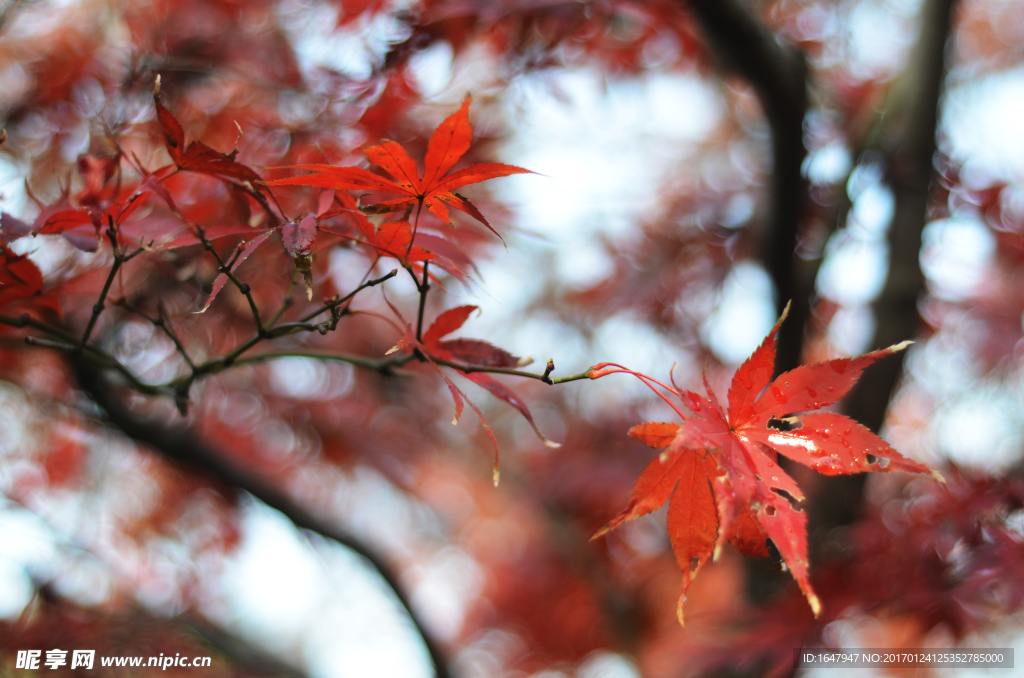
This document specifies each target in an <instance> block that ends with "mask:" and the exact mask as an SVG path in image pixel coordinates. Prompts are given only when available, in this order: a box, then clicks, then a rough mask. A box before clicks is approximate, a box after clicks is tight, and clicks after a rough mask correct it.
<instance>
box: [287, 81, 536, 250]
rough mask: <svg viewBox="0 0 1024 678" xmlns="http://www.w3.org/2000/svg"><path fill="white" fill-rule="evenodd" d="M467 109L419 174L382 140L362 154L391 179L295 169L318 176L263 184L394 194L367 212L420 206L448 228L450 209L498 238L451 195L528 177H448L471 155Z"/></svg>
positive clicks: (465, 105)
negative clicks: (495, 181) (472, 187)
mask: <svg viewBox="0 0 1024 678" xmlns="http://www.w3.org/2000/svg"><path fill="white" fill-rule="evenodd" d="M469 104H470V98H469V97H466V100H465V101H463V102H462V107H461V108H459V110H458V111H456V112H455V113H454V114H452V115H450V116H449V117H448V118H447V119H446V120H445V121H444V122H442V123H441V124H440V125H439V126H438V128H437V129H436V130H435V131H434V134H433V135H432V136H431V137H430V142H429V144H428V145H427V156H426V159H425V163H424V168H423V173H422V174H420V173H419V171H418V170H417V167H416V162H415V161H414V160H413V159H412V158H411V157H410V156H409V154H408V153H406V152H405V149H404V148H402V146H401V145H399V144H398V143H396V142H394V141H391V140H389V139H383V140H381V142H380V143H378V144H377V145H375V146H369V147H367V148H365V149H364V150H363V152H364V153H365V154H366V157H367V159H368V160H369V161H370V162H371V163H373V164H374V165H377V166H378V167H380V168H381V169H383V170H384V171H385V172H386V173H387V174H388V175H389V176H390V177H391V179H387V178H385V177H382V176H378V175H376V174H374V173H372V172H370V171H369V170H365V169H362V168H360V167H335V166H333V165H295V166H294V167H292V168H290V169H304V170H309V171H311V172H316V174H310V175H307V176H302V177H290V178H288V179H278V180H276V181H270V182H267V183H268V184H269V185H271V186H315V187H320V188H334V189H340V190H348V191H379V192H381V193H393V194H398V195H400V196H401V197H400V198H398V199H396V200H389V201H387V202H384V203H380V204H379V205H374V206H370V207H367V208H366V210H367V211H372V212H399V211H403V210H406V209H409V208H411V207H415V206H417V205H420V206H422V207H426V208H427V209H428V210H430V212H431V213H432V214H434V215H435V216H436V217H438V218H439V219H441V220H442V221H446V222H448V223H451V217H450V215H449V213H448V208H450V207H454V208H455V209H457V210H459V211H461V212H464V213H466V214H468V215H469V216H471V217H473V218H474V219H476V220H477V221H479V222H480V223H482V224H483V225H484V226H486V227H487V228H488V229H490V231H491V232H492V233H494V234H495V235H497V236H498V237H499V238H501V236H500V235H498V232H497V231H495V230H494V228H492V227H491V225H490V224H489V223H488V222H487V219H486V218H485V217H484V216H483V215H482V214H481V213H480V211H479V210H477V208H476V207H475V206H474V205H473V203H471V202H470V201H469V200H467V199H466V198H465V197H463V196H461V195H459V194H458V193H456V192H455V189H457V188H461V187H463V186H467V185H469V184H475V183H479V182H481V181H486V180H488V179H495V178H497V177H505V176H508V175H510V174H532V172H531V171H530V170H527V169H523V168H522V167H515V166H513V165H504V164H502V163H496V162H488V163H477V164H475V165H470V166H469V167H466V168H464V169H461V170H458V171H456V172H452V173H451V174H449V173H448V172H449V171H450V170H451V169H452V167H454V166H455V164H456V163H457V162H458V161H459V159H460V158H462V156H463V155H465V154H466V151H468V150H469V145H470V141H471V140H472V138H473V128H472V127H471V126H470V124H469Z"/></svg>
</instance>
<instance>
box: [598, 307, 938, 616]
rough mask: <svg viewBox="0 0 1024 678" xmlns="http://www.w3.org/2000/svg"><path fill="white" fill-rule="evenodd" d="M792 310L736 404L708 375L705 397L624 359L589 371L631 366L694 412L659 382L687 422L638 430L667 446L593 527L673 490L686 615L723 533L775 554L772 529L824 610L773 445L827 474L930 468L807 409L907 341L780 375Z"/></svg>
mask: <svg viewBox="0 0 1024 678" xmlns="http://www.w3.org/2000/svg"><path fill="white" fill-rule="evenodd" d="M787 310H788V308H787ZM785 317H786V314H785V313H783V316H782V318H780V319H779V322H778V323H777V324H776V325H775V327H774V328H772V331H771V332H770V333H769V335H768V337H767V338H766V339H765V340H764V343H762V344H761V346H760V347H758V349H757V350H756V351H754V354H753V355H752V356H751V357H750V358H749V359H747V361H746V362H745V363H743V365H741V366H740V368H739V369H738V370H737V371H736V374H735V375H734V376H733V379H732V385H731V387H730V389H729V407H728V413H726V410H724V409H723V408H722V406H721V405H720V404H719V402H718V399H717V398H716V397H715V394H714V393H713V392H712V391H711V388H710V386H709V385H708V383H707V380H705V382H704V388H705V390H706V391H707V397H704V396H701V395H698V394H696V393H692V392H690V391H679V390H678V389H675V388H669V387H667V386H664V384H661V383H660V382H656V381H655V380H653V379H651V378H650V377H647V376H645V375H641V374H638V373H636V372H632V371H631V370H628V369H626V368H623V367H621V366H619V365H613V364H601V365H595V366H594V367H593V368H591V378H592V379H596V378H599V377H602V376H605V375H607V374H613V373H617V372H625V373H629V374H634V375H636V376H638V377H639V378H640V379H641V380H642V381H644V383H646V384H647V385H648V386H651V388H652V389H653V388H654V384H657V385H659V386H662V387H664V388H665V389H666V390H668V391H669V392H671V393H672V394H674V395H676V396H678V397H679V398H680V399H681V400H682V402H683V403H684V404H685V405H686V407H687V408H689V409H690V410H691V411H692V413H693V414H692V415H691V416H686V415H684V414H683V413H682V412H681V411H680V410H679V409H678V408H676V406H675V405H674V404H673V402H672V401H671V400H669V399H668V398H667V396H664V395H662V394H661V393H660V392H659V395H662V397H663V398H665V400H666V402H668V403H669V404H670V405H671V406H672V407H673V409H675V410H676V412H678V413H679V415H680V417H681V418H682V423H679V424H672V423H662V422H649V423H645V424H640V425H639V426H635V427H633V428H632V429H631V430H630V432H629V434H630V436H632V437H633V438H636V439H638V440H641V441H643V442H645V443H647V444H648V445H650V446H651V447H655V448H667V449H666V450H665V451H664V452H662V453H661V454H660V455H659V456H658V457H657V458H656V459H654V461H652V462H651V463H650V465H648V467H647V468H646V469H645V470H644V472H643V474H641V476H640V479H639V480H638V481H637V483H636V485H635V486H634V488H633V494H632V496H631V498H630V502H629V504H628V505H627V506H626V509H625V510H624V511H623V512H622V513H620V514H619V515H618V516H616V517H615V518H614V519H613V520H612V521H611V522H610V523H608V525H606V526H605V527H604V528H602V529H601V530H600V531H598V533H597V534H596V535H595V536H600V535H602V534H604V533H605V532H607V531H608V530H610V529H612V528H614V527H616V526H617V525H619V524H621V523H623V522H625V521H627V520H629V519H631V518H636V517H637V516H641V515H645V514H647V513H650V512H651V511H654V510H656V509H657V508H659V507H660V506H661V505H662V504H664V503H665V502H666V501H669V499H670V498H671V503H670V505H669V511H668V531H669V537H670V540H671V542H672V548H673V550H674V551H675V554H676V559H677V560H678V562H679V566H680V569H681V570H682V572H683V595H682V596H681V597H680V601H679V608H678V610H679V620H680V623H681V622H682V620H683V615H682V601H683V600H684V599H685V595H686V588H687V586H688V585H689V583H690V581H691V580H692V579H693V577H695V576H696V574H697V572H698V571H699V569H700V567H701V566H702V565H703V564H704V562H706V561H707V558H708V557H709V556H710V555H711V554H712V553H716V552H717V550H718V549H719V548H720V547H721V545H722V544H723V543H724V541H725V540H726V539H729V540H731V541H732V543H733V544H734V545H735V546H736V548H737V549H738V550H739V551H740V552H741V553H744V554H746V555H751V556H758V557H764V556H767V555H768V549H767V546H766V539H771V540H772V542H773V543H774V544H775V547H776V548H777V549H778V551H779V553H780V554H781V555H782V558H783V560H784V561H785V563H786V565H787V566H788V568H789V570H790V572H792V574H793V577H794V578H795V579H796V581H797V584H798V585H799V586H800V589H801V590H802V591H803V593H804V595H805V596H806V598H807V600H808V602H809V603H810V605H811V609H812V610H813V611H814V613H815V615H817V614H818V612H819V611H820V609H821V604H820V603H819V601H818V597H817V596H816V595H815V593H814V591H813V590H812V589H811V585H810V582H809V580H808V571H807V568H808V563H807V518H806V516H805V515H804V513H803V511H802V510H800V509H799V508H797V507H796V506H795V504H796V503H798V502H801V501H803V498H804V495H803V493H802V492H801V491H800V488H799V487H798V486H797V484H796V483H795V482H794V481H793V479H792V478H790V477H789V475H787V474H786V473H785V472H784V471H783V470H782V469H781V468H780V467H779V466H778V464H777V463H776V462H777V458H776V455H777V454H783V455H785V456H787V457H789V458H790V459H793V460H794V461H798V462H800V463H802V464H805V465H807V466H810V467H811V468H813V469H815V470H817V471H819V472H821V473H824V474H828V475H833V474H837V473H860V472H865V471H908V472H912V473H930V472H931V471H930V470H929V469H928V468H927V467H925V466H923V465H922V464H919V463H917V462H915V461H913V460H910V459H907V458H905V457H903V456H901V455H900V454H899V453H898V452H896V450H894V449H892V447H890V446H889V444H888V443H886V442H885V441H884V440H882V439H881V438H879V437H878V436H877V435H875V434H874V433H872V432H871V431H869V430H868V429H866V428H865V427H863V426H861V425H860V424H858V423H857V422H855V421H853V420H852V419H850V418H848V417H845V416H843V415H841V414H836V413H833V412H819V413H811V414H807V412H809V411H811V410H817V409H820V408H822V407H826V406H828V405H831V404H833V403H835V402H837V401H838V400H839V399H840V398H842V397H843V396H844V395H845V394H846V393H847V392H849V390H850V389H851V388H852V387H853V385H854V384H855V383H856V381H857V379H858V378H859V377H860V375H861V373H862V372H863V371H864V369H865V368H866V367H867V366H868V365H870V364H871V363H873V362H874V361H876V360H878V359H879V358H882V357H884V356H887V355H890V354H892V353H895V352H896V351H899V350H902V349H903V348H905V347H906V346H907V343H908V342H907V343H903V344H898V345H896V346H891V347H889V348H887V349H883V350H880V351H873V352H871V353H868V354H866V355H863V356H860V357H858V358H840V359H837V360H830V361H827V362H822V363H815V364H813V365H802V366H800V367H797V368H796V369H794V370H791V371H789V372H786V373H784V374H782V375H781V376H779V377H778V378H776V379H775V380H774V381H773V380H772V379H771V376H772V372H773V369H774V364H775V336H776V334H777V332H778V329H779V326H780V325H781V324H782V321H783V320H784V319H785ZM655 390H656V389H655ZM934 475H935V476H936V477H938V478H939V479H941V476H938V474H934Z"/></svg>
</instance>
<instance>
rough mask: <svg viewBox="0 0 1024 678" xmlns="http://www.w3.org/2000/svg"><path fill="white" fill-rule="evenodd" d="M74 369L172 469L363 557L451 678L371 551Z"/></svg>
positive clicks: (83, 368) (438, 669) (394, 580)
mask: <svg viewBox="0 0 1024 678" xmlns="http://www.w3.org/2000/svg"><path fill="white" fill-rule="evenodd" d="M71 364H72V367H73V369H74V372H75V376H76V378H77V381H78V384H79V385H80V386H81V388H82V390H83V391H84V392H85V393H87V394H88V395H89V397H90V398H92V400H93V401H94V402H95V403H96V404H97V405H99V406H100V407H101V408H102V409H103V410H104V411H105V412H106V416H107V421H108V422H109V423H110V424H111V425H113V426H115V427H117V428H118V429H120V430H121V431H123V432H124V433H125V434H126V435H128V436H129V437H130V438H132V439H133V440H136V441H138V442H141V443H144V444H145V445H147V446H149V447H150V448H152V449H154V450H156V451H158V452H160V453H161V454H162V455H163V456H164V457H166V458H167V459H169V460H171V461H172V462H174V463H177V464H182V465H185V466H188V467H191V468H193V469H195V470H196V471H198V472H200V473H202V474H204V475H207V476H209V477H212V478H213V479H214V480H216V481H217V482H219V483H222V484H224V485H226V486H228V487H232V488H235V489H237V490H239V491H243V492H247V493H248V494H250V495H252V496H253V497H255V498H256V499H258V500H260V501H261V502H263V503H264V504H266V505H267V506H269V507H271V508H273V509H276V510H278V511H280V512H281V513H283V514H284V515H285V516H287V517H288V519H289V520H291V522H292V523H293V524H294V525H295V526H296V527H297V528H299V529H301V530H309V531H310V532H314V533H317V534H319V535H321V536H323V537H325V538H327V539H330V540H333V541H336V542H338V543H339V544H341V545H343V546H346V547H347V548H350V549H352V550H353V551H355V552H356V553H358V554H359V555H361V556H363V557H364V558H365V559H366V560H367V561H369V563H370V564H371V565H373V567H374V568H376V570H377V572H378V573H379V574H380V576H381V577H382V578H383V579H384V581H385V582H386V583H387V585H388V586H389V587H391V589H392V590H393V591H394V593H395V596H396V597H397V598H398V600H399V601H400V602H401V603H402V605H403V606H404V607H405V609H406V611H407V612H408V613H409V617H410V619H411V620H412V622H413V624H414V625H415V626H416V628H417V630H418V631H419V633H420V636H421V637H422V638H423V643H424V645H426V647H427V651H428V652H429V654H430V658H431V661H432V662H433V666H434V671H435V673H436V674H437V676H438V678H448V676H449V675H450V674H449V671H448V666H447V664H446V661H445V657H444V654H443V652H442V651H441V648H440V645H439V643H438V642H437V641H436V640H435V639H434V638H432V637H431V635H430V633H429V632H428V631H427V629H426V627H425V626H424V624H423V621H422V620H421V619H420V618H419V615H417V614H416V612H415V611H414V610H413V609H412V607H411V605H410V604H409V599H408V597H407V596H406V595H405V593H404V592H403V590H402V587H401V584H400V583H399V581H398V576H397V574H396V573H395V572H394V571H392V569H391V567H390V566H389V565H388V564H387V563H386V562H385V561H384V560H383V559H382V558H381V557H380V556H379V555H378V554H376V553H375V552H374V551H373V550H372V549H370V548H369V547H368V546H366V545H365V544H364V543H362V542H361V541H360V540H359V539H357V538H356V537H354V536H353V535H351V534H348V533H347V532H345V531H343V530H341V529H339V528H338V527H336V526H335V525H332V524H331V523H329V522H328V521H325V520H322V519H321V518H319V517H317V516H315V515H313V514H312V513H310V512H309V511H307V510H306V509H304V508H302V507H301V506H299V505H298V504H297V503H296V502H295V501H294V500H293V499H292V498H291V497H289V496H288V495H287V494H286V493H284V492H282V491H281V490H280V489H279V488H278V487H277V486H276V485H275V484H274V483H272V482H269V481H267V480H265V479H264V478H262V477H260V476H258V475H257V474H255V473H252V472H251V471H249V470H247V469H244V468H242V467H241V466H239V465H238V464H235V463H233V462H231V461H229V460H228V459H226V458H225V457H224V456H223V455H222V454H220V452H218V451H217V450H214V449H213V448H211V447H210V446H209V445H207V444H206V443H205V442H203V441H202V440H199V439H198V438H196V437H195V436H193V435H192V434H191V433H190V432H189V431H187V430H185V429H183V428H176V427H170V426H165V425H163V424H160V423H157V422H152V421H143V420H142V419H140V418H138V417H136V416H135V415H134V414H132V412H131V411H130V410H129V409H128V408H126V407H125V406H124V405H123V404H122V403H121V402H120V401H119V400H118V398H117V397H116V395H115V394H114V393H113V390H112V388H111V386H110V385H109V384H107V383H106V381H105V380H104V378H103V376H102V374H101V373H100V372H98V371H97V370H95V369H93V368H92V367H91V366H90V365H88V364H86V363H85V362H83V361H81V360H76V359H75V358H74V356H72V361H71Z"/></svg>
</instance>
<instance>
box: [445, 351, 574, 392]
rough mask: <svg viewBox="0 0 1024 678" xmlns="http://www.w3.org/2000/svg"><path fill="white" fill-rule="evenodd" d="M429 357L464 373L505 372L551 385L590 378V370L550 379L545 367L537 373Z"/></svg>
mask: <svg viewBox="0 0 1024 678" xmlns="http://www.w3.org/2000/svg"><path fill="white" fill-rule="evenodd" d="M430 359H431V360H432V361H433V362H435V363H436V364H438V365H444V366H445V367H451V368H453V369H456V370H459V371H460V372H465V373H466V374H470V373H472V372H488V373H490V374H507V375H509V376H513V377H525V378H527V379H536V380H537V381H543V382H544V383H545V384H549V385H552V386H553V385H555V384H564V383H566V382H570V381H579V380H580V379H590V370H587V371H586V372H580V373H579V374H574V375H572V376H569V377H558V378H557V379H552V378H551V376H550V375H551V371H549V370H547V369H545V371H544V373H543V374H537V373H535V372H526V371H524V370H516V369H512V368H510V367H488V366H487V365H469V364H466V363H459V362H455V361H453V360H444V359H442V358H437V357H435V356H431V357H430ZM548 362H549V364H550V363H551V361H548ZM553 369H554V368H553V367H552V370H553Z"/></svg>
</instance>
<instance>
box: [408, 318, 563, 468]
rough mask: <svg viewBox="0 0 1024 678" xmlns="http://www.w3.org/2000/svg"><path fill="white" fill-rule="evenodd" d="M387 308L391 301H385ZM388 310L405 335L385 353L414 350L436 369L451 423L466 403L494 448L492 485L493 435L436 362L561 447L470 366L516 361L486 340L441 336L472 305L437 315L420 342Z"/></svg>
mask: <svg viewBox="0 0 1024 678" xmlns="http://www.w3.org/2000/svg"><path fill="white" fill-rule="evenodd" d="M388 305H389V306H390V305H391V302H388ZM391 308H392V311H394V312H395V314H396V315H397V316H398V318H399V320H401V321H402V322H403V324H404V325H405V333H404V334H403V335H402V338H401V339H399V340H398V343H397V344H396V345H395V346H394V348H392V349H391V350H390V351H388V353H392V352H394V351H402V352H404V353H412V352H414V351H418V352H419V353H420V354H421V355H422V356H423V357H424V358H425V359H426V360H427V362H429V363H430V364H431V366H433V368H434V369H435V370H437V372H438V374H440V375H441V377H442V378H443V379H444V382H445V385H446V386H447V387H448V391H449V392H450V393H451V395H452V400H453V401H454V403H455V418H454V419H453V420H452V423H453V424H457V423H459V419H460V418H461V417H462V410H463V406H464V402H465V403H469V406H470V407H471V408H472V409H473V411H474V412H475V413H476V416H477V418H478V419H480V423H481V424H482V425H483V427H484V429H485V430H486V431H487V435H488V437H489V438H490V439H491V444H492V445H493V446H494V484H495V486H497V485H498V476H499V471H498V441H497V439H496V438H495V437H494V432H493V431H492V430H491V426H490V424H488V423H487V420H486V419H484V415H483V414H482V413H481V412H480V410H479V409H477V406H476V405H474V404H473V401H472V400H470V399H469V398H467V397H466V394H465V393H463V392H462V390H461V389H459V387H458V386H456V385H455V382H453V381H452V380H451V379H449V378H448V376H447V375H446V374H445V373H444V372H442V371H441V367H440V365H438V361H443V363H442V364H444V365H446V366H447V367H451V368H452V369H454V370H455V371H457V372H458V373H459V374H461V375H462V376H463V377H465V378H466V379H469V380H470V381H471V382H473V383H474V384H476V385H477V386H480V387H481V388H484V389H486V390H487V391H488V392H490V394H491V395H493V396H494V397H495V398H498V399H499V400H503V401H505V402H506V403H508V404H509V405H511V406H512V407H514V408H516V409H517V410H519V413H520V414H522V415H523V417H524V418H525V419H526V421H527V422H528V423H529V424H530V426H531V427H532V428H533V432H534V433H536V434H537V437H538V438H540V440H541V442H543V443H544V444H545V445H546V446H547V447H551V448H558V447H561V444H560V443H556V442H553V441H551V440H548V439H547V438H546V437H545V436H544V434H543V433H541V432H540V429H539V428H538V427H537V423H536V422H535V421H534V419H533V415H532V414H531V413H530V408H529V407H527V406H526V402H525V401H524V400H523V399H522V398H520V397H519V395H518V394H517V393H516V392H515V391H513V390H512V389H511V388H509V387H508V386H505V384H503V383H501V382H500V381H498V380H497V379H495V378H494V377H492V376H491V375H490V374H487V373H485V372H477V371H474V370H473V368H474V367H487V368H511V367H516V366H518V365H519V358H516V357H515V356H514V355H512V354H511V353H509V352H508V351H506V350H505V349H503V348H498V347H497V346H494V345H492V344H489V343H488V342H486V341H481V340H479V339H448V340H444V337H446V336H448V335H449V334H451V333H452V332H454V331H455V330H457V329H459V328H460V327H462V326H463V325H464V324H465V322H466V320H468V319H469V316H470V314H471V313H473V311H475V310H476V309H477V307H476V306H457V307H455V308H450V309H448V310H447V311H445V312H444V313H442V314H441V315H439V316H438V317H437V318H436V319H435V320H434V322H433V323H432V324H431V325H430V327H428V328H427V329H426V330H424V332H423V338H422V339H416V337H415V335H414V332H413V329H412V325H410V324H409V323H406V322H405V319H404V318H402V315H401V314H400V313H399V312H398V310H397V309H396V308H395V307H394V306H392V307H391Z"/></svg>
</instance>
